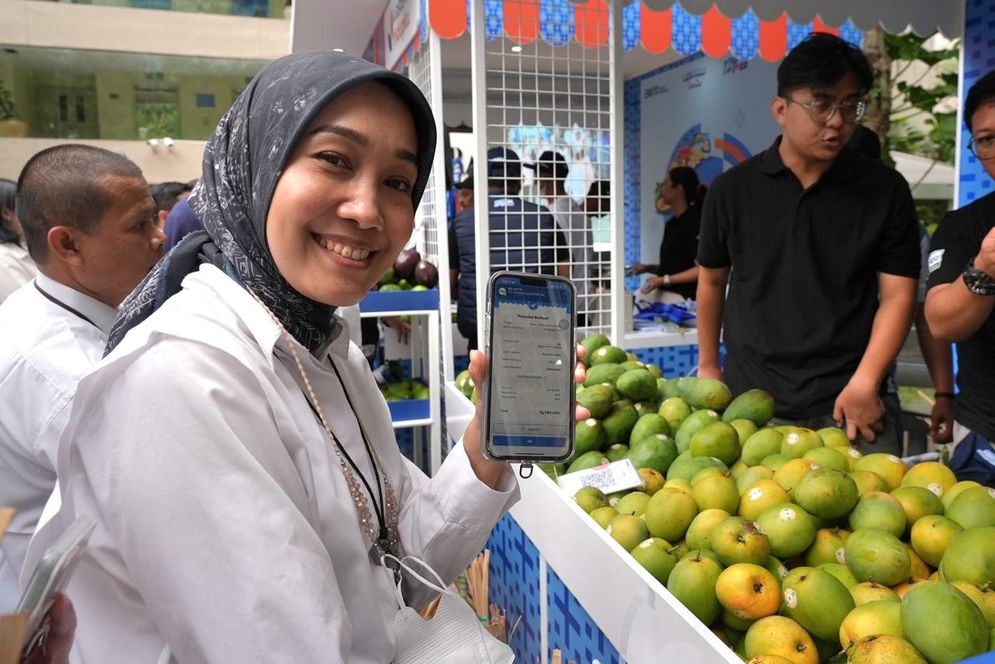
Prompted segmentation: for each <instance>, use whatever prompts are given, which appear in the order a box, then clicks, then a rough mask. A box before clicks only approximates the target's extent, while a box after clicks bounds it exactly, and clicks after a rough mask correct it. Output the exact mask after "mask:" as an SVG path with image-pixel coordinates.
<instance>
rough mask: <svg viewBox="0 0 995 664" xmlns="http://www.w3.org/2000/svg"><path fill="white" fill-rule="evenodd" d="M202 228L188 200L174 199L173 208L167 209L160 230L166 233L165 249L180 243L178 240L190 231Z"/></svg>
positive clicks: (167, 249)
mask: <svg viewBox="0 0 995 664" xmlns="http://www.w3.org/2000/svg"><path fill="white" fill-rule="evenodd" d="M203 229H204V225H203V224H201V223H200V219H198V218H197V215H196V214H194V211H193V210H192V209H191V208H190V202H189V201H188V200H187V199H186V198H183V199H180V200H178V201H176V204H175V205H174V206H173V209H172V210H170V211H169V214H168V215H166V219H165V220H164V221H163V222H162V230H163V232H164V233H165V234H166V251H169V250H170V249H172V248H173V247H175V246H176V245H177V244H179V243H180V240H182V239H183V238H185V237H186V236H187V235H190V233H193V232H194V231H200V230H203Z"/></svg>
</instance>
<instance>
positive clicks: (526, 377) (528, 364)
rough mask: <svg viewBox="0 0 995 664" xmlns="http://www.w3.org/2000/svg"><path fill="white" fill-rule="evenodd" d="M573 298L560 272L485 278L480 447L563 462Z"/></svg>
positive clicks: (569, 410)
mask: <svg viewBox="0 0 995 664" xmlns="http://www.w3.org/2000/svg"><path fill="white" fill-rule="evenodd" d="M576 308H577V297H576V292H575V290H574V286H573V284H572V283H570V281H569V280H568V279H563V278H561V277H554V276H546V275H537V274H524V273H517V272H497V273H495V274H494V275H492V276H491V278H490V281H488V283H487V318H486V323H487V327H486V339H487V354H488V357H489V359H490V369H489V371H488V372H487V382H486V385H485V386H484V394H483V397H484V453H485V454H486V455H487V456H489V457H490V458H492V459H496V460H500V461H521V462H552V461H563V460H565V459H567V458H569V457H570V455H572V454H573V449H574V424H575V422H574V402H575V396H576V392H575V387H574V367H575V366H576V363H577V357H576V356H577V352H576V348H575V345H574V327H575V318H576Z"/></svg>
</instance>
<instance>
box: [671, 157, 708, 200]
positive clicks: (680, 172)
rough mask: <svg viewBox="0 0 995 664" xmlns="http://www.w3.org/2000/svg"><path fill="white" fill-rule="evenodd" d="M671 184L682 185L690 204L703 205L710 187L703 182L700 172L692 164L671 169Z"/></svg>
mask: <svg viewBox="0 0 995 664" xmlns="http://www.w3.org/2000/svg"><path fill="white" fill-rule="evenodd" d="M670 184H671V185H673V186H675V187H676V186H678V185H680V187H681V189H683V190H684V198H685V199H686V200H687V202H688V205H701V204H702V203H704V202H705V194H706V193H707V192H708V187H706V186H705V185H703V184H702V183H701V180H699V179H698V174H697V173H695V172H694V169H693V168H691V167H690V166H676V167H674V168H671V169H670Z"/></svg>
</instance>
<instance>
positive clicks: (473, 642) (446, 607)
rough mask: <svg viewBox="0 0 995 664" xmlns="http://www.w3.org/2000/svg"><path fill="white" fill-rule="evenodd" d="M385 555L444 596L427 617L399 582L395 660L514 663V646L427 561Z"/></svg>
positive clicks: (444, 663) (402, 663)
mask: <svg viewBox="0 0 995 664" xmlns="http://www.w3.org/2000/svg"><path fill="white" fill-rule="evenodd" d="M384 559H385V561H386V560H390V561H392V562H394V563H396V564H397V565H399V566H400V568H401V569H402V570H404V571H405V572H406V573H407V575H408V578H409V579H413V580H417V581H419V582H420V583H422V584H424V585H425V586H427V587H429V588H431V589H432V590H434V591H436V592H438V593H440V594H441V596H442V597H441V599H440V601H439V608H438V609H437V610H436V612H435V616H434V617H433V618H432V619H431V620H425V619H424V618H422V617H421V616H419V615H418V613H417V612H416V611H415V610H414V609H412V608H411V607H409V606H407V605H405V603H404V597H403V596H402V595H401V583H400V582H398V583H397V585H396V588H395V591H396V593H397V604H398V611H397V613H396V614H394V630H395V632H396V634H397V653H396V654H395V655H394V662H393V664H511V662H513V661H515V654H514V653H513V652H512V651H511V648H509V647H508V646H507V645H505V644H504V643H501V642H500V641H499V640H497V639H496V638H494V637H493V636H492V635H491V634H490V632H488V631H487V630H486V629H484V626H483V625H482V624H481V623H480V619H479V618H477V615H476V614H475V613H474V612H473V609H471V608H470V606H469V605H468V604H467V603H466V602H465V601H463V598H462V597H460V596H459V594H458V593H457V592H456V591H454V590H453V589H451V588H446V587H445V584H444V583H443V582H442V579H441V578H440V577H439V575H438V574H436V573H435V570H434V569H432V568H431V567H430V566H429V565H428V564H427V563H425V562H424V561H423V560H420V559H418V558H415V557H414V556H405V557H404V558H401V559H400V560H398V559H397V558H396V557H395V556H391V555H387V556H384ZM409 561H410V562H412V563H418V564H419V565H420V566H422V567H423V568H425V570H427V571H428V572H429V575H430V576H431V578H432V579H434V580H435V581H436V583H433V582H432V581H431V580H429V579H426V578H425V577H423V576H422V575H421V574H419V573H418V572H416V571H415V570H413V569H412V568H411V567H410V566H409V565H408V564H407V563H408V562H409ZM384 567H385V568H386V567H387V566H386V564H385V565H384Z"/></svg>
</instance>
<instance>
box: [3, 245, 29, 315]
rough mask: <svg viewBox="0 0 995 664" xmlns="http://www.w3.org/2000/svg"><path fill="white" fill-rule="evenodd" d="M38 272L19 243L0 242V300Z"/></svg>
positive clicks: (4, 298)
mask: <svg viewBox="0 0 995 664" xmlns="http://www.w3.org/2000/svg"><path fill="white" fill-rule="evenodd" d="M36 274H38V268H37V267H35V262H34V261H33V260H31V256H29V255H28V252H27V250H25V249H24V247H22V246H21V245H19V244H13V243H10V242H0V302H3V301H4V300H6V299H7V298H8V297H9V296H10V294H11V293H13V292H14V291H16V290H17V289H18V288H20V287H21V286H23V285H24V284H26V283H28V282H29V281H31V280H32V279H34V278H35V275H36Z"/></svg>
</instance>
